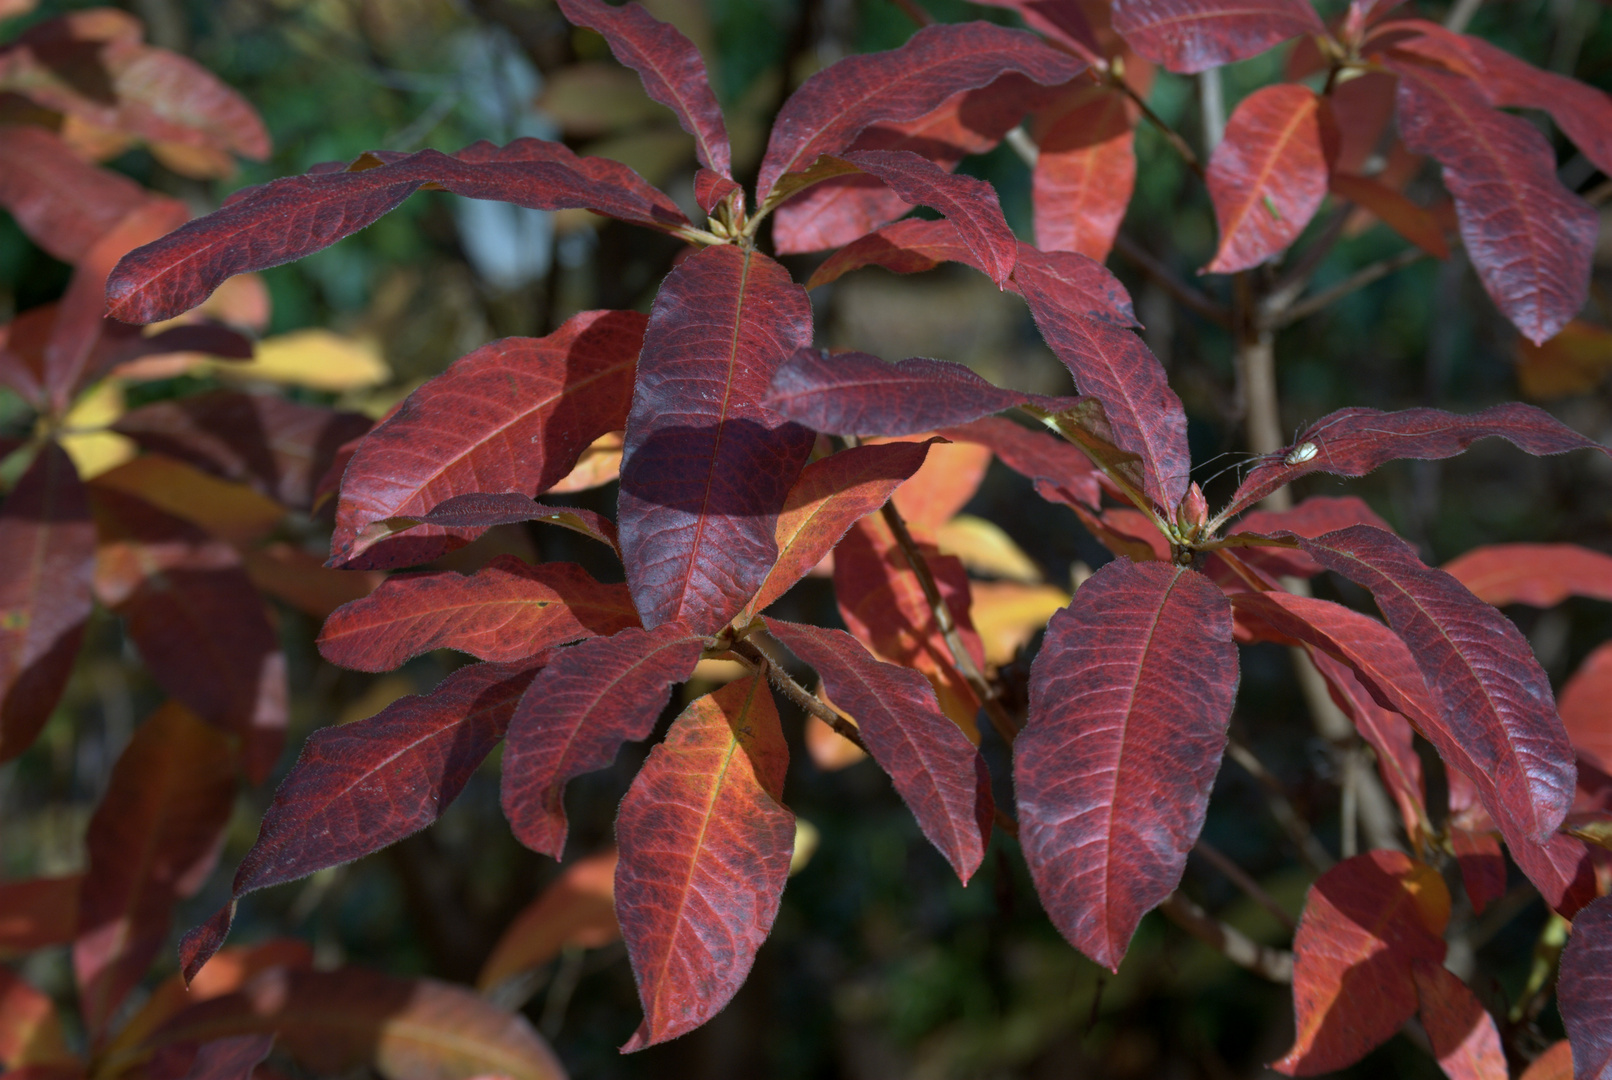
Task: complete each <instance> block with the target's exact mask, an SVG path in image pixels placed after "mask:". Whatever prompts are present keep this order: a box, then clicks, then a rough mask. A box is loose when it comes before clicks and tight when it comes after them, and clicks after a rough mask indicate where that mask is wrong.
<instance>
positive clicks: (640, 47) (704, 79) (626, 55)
mask: <svg viewBox="0 0 1612 1080" xmlns="http://www.w3.org/2000/svg"><path fill="white" fill-rule="evenodd" d="M558 2H559V5H560V11H561V12H563V13H564V14H565V17H566V18H567V19H569V20H571V22H573V23H575V24H576V25H577V26H586V27H587V28H588V29H590V30H597V31H598V32H599V33H600V34H602V35H604V39H605V42H606V44H608V45H609V46H610V51H611V53H613V54H614V55H615V57H616V59H617V60H620V61H621V62H622V63H623V64H626V65H627V66H628V67H630V68H632V69H633V70H634V71H636V72H638V77H639V78H640V79H642V80H643V82H644V90H645V92H647V93H648V94H649V96H650V97H652V98H654V99H655V100H656V101H658V102H660V103H661V104H662V105H665V106H666V107H667V108H668V109H671V110H672V112H674V113H675V114H677V122H678V123H679V124H681V125H682V127H683V130H684V131H686V132H688V133H689V134H690V135H692V136H694V148H695V150H696V152H697V153H698V154H699V158H700V164H702V165H704V166H705V167H706V168H707V169H710V170H712V171H713V172H717V173H720V174H722V175H723V176H732V175H733V169H732V162H731V157H732V154H731V152H730V150H729V149H728V129H727V128H726V127H725V126H724V125H723V123H722V107H721V106H720V105H718V104H717V103H716V94H715V93H713V92H712V90H711V80H710V77H709V76H708V75H707V74H706V71H705V61H704V60H702V59H701V58H700V54H699V50H697V49H695V47H694V43H693V42H692V41H690V40H689V39H688V38H686V37H684V36H683V34H682V32H681V31H679V30H678V29H677V28H676V27H675V26H672V25H670V24H669V23H663V22H661V21H660V20H659V19H656V18H655V17H654V16H653V15H651V14H650V13H649V12H647V11H645V10H644V9H643V8H642V7H641V6H639V5H638V4H623V5H621V6H620V7H611V6H610V5H608V4H603V3H600V2H599V0H558ZM707 212H709V211H707Z"/></svg>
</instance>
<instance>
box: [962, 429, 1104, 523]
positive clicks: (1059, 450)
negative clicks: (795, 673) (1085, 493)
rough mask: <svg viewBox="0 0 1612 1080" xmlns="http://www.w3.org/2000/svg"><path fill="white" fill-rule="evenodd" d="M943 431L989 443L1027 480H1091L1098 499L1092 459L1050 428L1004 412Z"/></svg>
mask: <svg viewBox="0 0 1612 1080" xmlns="http://www.w3.org/2000/svg"><path fill="white" fill-rule="evenodd" d="M940 434H941V435H943V436H945V437H946V438H948V439H951V440H953V441H954V442H968V443H978V444H979V445H981V446H988V447H990V448H991V452H992V453H994V454H995V455H996V458H997V460H998V461H1000V462H1001V463H1002V464H1004V465H1006V466H1007V467H1008V468H1010V469H1012V470H1013V471H1014V472H1016V473H1018V474H1019V475H1020V476H1022V477H1024V478H1026V479H1028V480H1052V481H1056V482H1058V483H1060V484H1076V485H1079V484H1081V483H1082V482H1083V481H1087V480H1089V481H1090V484H1091V501H1092V502H1096V500H1097V490H1096V487H1097V482H1096V479H1095V478H1096V476H1097V472H1096V469H1095V468H1094V467H1093V465H1092V463H1091V459H1090V458H1089V457H1087V456H1086V455H1085V454H1084V453H1082V452H1081V451H1080V449H1079V448H1078V447H1076V446H1075V445H1074V444H1072V443H1068V442H1065V441H1064V440H1063V439H1060V438H1058V437H1057V436H1056V435H1053V434H1052V433H1050V432H1048V431H1045V430H1034V429H1031V428H1027V427H1024V426H1022V425H1020V424H1015V423H1014V422H1013V421H1012V420H1009V419H1007V418H1006V417H1002V416H987V417H984V418H982V419H979V420H975V421H972V422H971V423H967V424H961V425H958V426H955V427H948V428H943V429H942V430H941V432H940Z"/></svg>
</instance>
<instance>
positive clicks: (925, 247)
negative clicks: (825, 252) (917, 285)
mask: <svg viewBox="0 0 1612 1080" xmlns="http://www.w3.org/2000/svg"><path fill="white" fill-rule="evenodd" d="M944 262H960V263H966V264H968V265H970V266H974V268H975V269H976V270H978V269H980V267H978V266H975V264H974V252H973V250H972V249H971V248H970V247H969V246H968V245H967V244H964V243H963V241H962V238H961V237H960V236H958V235H957V226H956V225H953V224H952V223H951V222H950V221H946V220H941V221H925V220H923V219H921V218H913V219H911V220H910V221H898V222H896V223H895V224H894V225H886V226H885V227H884V228H882V229H880V230H878V231H877V232H872V233H869V234H868V235H866V236H864V237H862V238H861V239H859V240H856V241H853V242H852V243H850V244H848V245H846V246H845V247H843V248H841V249H840V250H839V251H836V252H835V253H834V254H832V255H830V256H829V257H828V258H827V259H825V260H823V262H822V264H821V265H819V266H818V268H817V269H816V270H814V271H812V276H811V278H810V279H809V280H808V281H807V282H806V287H807V288H808V289H815V288H817V287H818V286H819V285H827V284H828V283H829V282H831V281H836V280H838V279H839V278H840V277H841V276H843V275H845V274H848V273H850V272H851V271H852V270H860V269H861V268H862V267H864V266H882V267H884V268H885V269H886V270H890V271H892V272H894V273H897V274H919V273H922V272H923V271H925V270H933V269H934V268H935V267H937V266H939V265H940V264H941V263H944Z"/></svg>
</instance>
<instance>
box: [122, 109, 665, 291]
mask: <svg viewBox="0 0 1612 1080" xmlns="http://www.w3.org/2000/svg"><path fill="white" fill-rule="evenodd" d="M371 161H378V162H379V163H378V164H375V165H374V167H373V168H363V169H361V171H358V172H351V171H332V172H318V173H308V174H306V175H303V176H292V177H287V178H285V179H281V180H274V181H271V182H270V183H268V184H264V185H263V186H262V187H258V188H253V189H251V190H250V191H248V192H246V193H244V194H239V195H238V196H237V197H236V198H235V200H234V201H232V202H230V203H228V204H227V205H226V206H224V207H223V209H221V210H216V211H214V212H213V213H211V214H208V215H207V216H206V217H204V218H198V219H197V220H195V221H193V222H191V223H190V224H189V225H186V226H185V227H184V228H182V229H180V230H178V231H177V232H175V233H173V234H171V235H170V236H167V237H165V238H164V239H162V240H161V241H159V242H157V243H155V244H151V245H148V246H147V247H144V248H141V249H139V250H138V251H135V252H133V253H132V254H130V255H128V256H127V257H126V258H124V260H123V261H122V262H121V263H119V264H118V267H117V270H116V271H114V272H113V274H112V277H111V279H110V280H109V281H108V282H107V301H108V307H107V313H108V314H109V315H111V316H113V317H114V318H117V319H122V320H123V321H124V322H131V323H148V322H156V321H157V320H159V319H167V318H172V317H173V316H175V315H178V314H179V313H180V312H183V311H188V310H190V309H191V308H193V307H195V306H196V305H197V304H199V303H201V302H202V301H203V300H204V299H206V298H207V296H208V294H209V293H211V292H212V291H213V290H214V289H216V288H217V287H218V286H219V284H220V283H221V282H223V280H224V279H225V278H227V277H230V276H231V275H234V274H241V273H245V272H247V271H249V270H265V269H267V268H269V267H271V266H279V265H280V264H282V263H288V262H291V261H293V260H295V259H300V258H302V257H303V256H305V255H311V254H313V253H314V252H315V251H319V250H320V249H322V248H326V247H329V246H330V245H331V244H334V243H335V242H336V241H337V240H340V239H341V238H343V237H345V236H351V235H352V234H353V233H355V232H357V231H358V230H359V229H362V228H364V227H365V226H367V225H369V224H371V223H373V222H374V221H375V220H376V219H378V218H380V217H381V216H382V215H383V214H386V213H388V212H389V211H391V210H393V209H395V208H396V207H397V206H398V204H400V203H401V202H402V201H403V200H404V199H406V198H408V197H409V196H410V195H412V194H413V193H414V192H416V191H418V190H419V189H420V188H422V187H425V186H426V185H428V184H434V185H438V186H440V187H441V188H442V189H443V190H446V191H451V192H453V193H454V194H456V195H464V196H467V197H469V198H473V199H494V200H498V201H501V202H510V203H514V204H515V205H517V206H525V207H528V208H531V209H534V210H560V209H566V208H573V207H580V208H584V209H588V210H593V211H595V212H597V213H600V214H604V215H605V216H607V217H614V218H619V219H621V220H623V221H629V222H633V223H634V224H638V225H645V226H648V227H650V228H654V229H660V230H663V231H667V232H670V231H673V230H675V229H677V228H679V227H681V226H683V225H685V224H686V223H687V222H686V219H685V218H684V217H683V213H682V211H680V210H678V209H677V206H676V204H675V203H673V202H672V201H671V200H670V199H669V198H667V197H666V196H665V195H662V194H661V193H660V192H658V191H656V190H655V189H654V188H652V187H650V186H649V184H648V183H646V182H645V181H644V179H643V178H642V177H640V176H639V175H638V174H637V173H635V172H633V171H632V170H631V169H629V168H627V167H626V166H625V165H622V164H619V163H618V162H615V161H610V160H608V159H606V158H579V157H577V156H576V155H575V154H573V153H572V152H571V151H570V150H568V149H566V148H565V147H564V146H562V145H561V144H559V143H551V142H543V141H541V140H539V139H516V140H515V141H514V142H512V143H510V144H509V145H508V146H502V147H500V146H494V145H493V144H491V143H487V142H479V143H474V144H472V145H471V146H468V147H466V148H465V149H463V150H461V151H459V152H458V153H457V154H454V155H452V156H450V155H447V154H444V153H441V152H440V151H437V150H421V151H419V152H418V153H414V154H407V155H395V154H370V155H367V157H366V158H364V159H360V163H361V164H363V165H368V164H370V162H371Z"/></svg>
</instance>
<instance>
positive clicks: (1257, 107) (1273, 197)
mask: <svg viewBox="0 0 1612 1080" xmlns="http://www.w3.org/2000/svg"><path fill="white" fill-rule="evenodd" d="M1330 121H1331V117H1330V115H1328V114H1327V112H1326V110H1325V109H1324V108H1323V107H1322V101H1321V99H1320V98H1318V97H1317V96H1316V95H1315V92H1314V91H1312V90H1311V89H1310V88H1309V87H1307V86H1300V85H1298V84H1297V83H1278V84H1277V85H1275V86H1267V87H1264V88H1263V89H1260V90H1256V91H1254V92H1253V93H1252V94H1250V95H1248V96H1247V97H1246V98H1244V99H1243V100H1242V102H1241V103H1240V104H1239V105H1238V106H1237V109H1236V111H1235V112H1233V113H1232V114H1231V120H1230V122H1229V123H1227V125H1226V137H1225V138H1224V139H1222V140H1221V142H1220V145H1219V146H1216V147H1215V151H1214V154H1213V155H1211V156H1210V158H1209V174H1208V183H1209V197H1210V198H1211V200H1213V202H1214V205H1215V221H1216V223H1217V224H1218V225H1219V227H1220V247H1219V249H1218V250H1217V251H1216V252H1215V257H1214V259H1213V261H1211V262H1210V263H1209V265H1208V266H1207V267H1205V268H1204V269H1205V270H1206V271H1207V272H1209V273H1214V274H1230V273H1235V272H1236V271H1238V270H1247V269H1248V268H1249V267H1252V266H1258V265H1259V264H1260V263H1262V262H1264V261H1265V260H1267V259H1269V258H1270V257H1271V256H1273V255H1275V254H1277V253H1278V252H1280V251H1282V250H1283V249H1285V248H1286V247H1287V246H1288V245H1289V244H1291V243H1292V242H1293V241H1294V240H1296V239H1298V235H1299V233H1301V232H1303V231H1304V227H1305V226H1306V225H1308V224H1309V223H1310V219H1311V218H1312V217H1314V216H1315V212H1316V211H1317V210H1318V209H1320V207H1321V200H1322V199H1324V198H1326V194H1327V173H1328V168H1327V148H1326V146H1325V141H1326V137H1327V129H1328V128H1329V127H1330Z"/></svg>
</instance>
